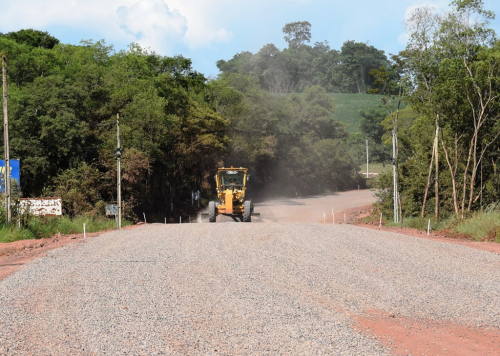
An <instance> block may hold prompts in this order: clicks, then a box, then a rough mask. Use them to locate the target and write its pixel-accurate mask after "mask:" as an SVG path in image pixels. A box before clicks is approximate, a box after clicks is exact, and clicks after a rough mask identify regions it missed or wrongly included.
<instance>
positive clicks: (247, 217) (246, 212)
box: [243, 200, 252, 222]
mask: <svg viewBox="0 0 500 356" xmlns="http://www.w3.org/2000/svg"><path fill="white" fill-rule="evenodd" d="M251 221H252V202H251V201H250V200H247V201H245V204H244V206H243V222H251Z"/></svg>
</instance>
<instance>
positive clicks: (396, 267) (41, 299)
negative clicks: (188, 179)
mask: <svg viewBox="0 0 500 356" xmlns="http://www.w3.org/2000/svg"><path fill="white" fill-rule="evenodd" d="M499 280H500V255H498V254H494V253H490V252H485V251H478V250H473V249H470V248H467V247H464V246H460V245H453V244H447V243H443V242H435V241H429V240H424V239H419V238H416V237H411V236H404V235H398V234H394V233H389V232H384V231H374V230H369V229H364V228H359V227H355V226H350V225H328V224H314V223H266V222H261V223H258V224H253V223H250V224H248V223H228V224H176V225H164V224H150V225H144V226H142V227H138V228H136V229H132V230H123V231H116V232H110V233H106V234H103V235H101V236H98V237H95V238H92V239H91V240H88V241H87V243H85V244H72V245H67V246H66V247H63V248H60V249H57V250H53V251H50V252H48V253H47V255H46V257H43V258H39V259H37V260H35V261H32V262H31V263H29V264H27V265H25V266H23V267H22V268H21V269H19V270H18V271H17V272H15V273H13V274H11V275H10V276H9V277H7V278H6V279H4V280H3V281H0V330H1V332H0V354H1V355H33V354H37V355H390V354H391V350H390V349H389V348H388V347H384V346H383V345H382V344H381V343H380V341H378V340H377V339H375V338H374V337H370V336H369V335H367V334H363V333H362V332H361V331H359V330H358V329H357V328H356V325H355V323H356V322H355V316H356V315H363V313H366V312H367V311H368V310H373V309H375V310H384V311H386V312H388V313H391V314H394V315H396V316H401V317H404V318H411V319H416V320H419V319H421V320H429V319H432V320H438V321H453V322H455V323H459V324H464V325H470V326H481V327H492V328H495V329H498V328H499V327H500V283H498V281H499Z"/></svg>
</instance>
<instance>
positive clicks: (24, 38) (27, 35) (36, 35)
mask: <svg viewBox="0 0 500 356" xmlns="http://www.w3.org/2000/svg"><path fill="white" fill-rule="evenodd" d="M0 35H1V34H0ZM3 36H5V37H7V38H11V39H13V40H14V41H16V42H17V43H24V44H27V45H29V46H32V47H42V48H45V49H52V48H54V47H55V46H56V45H57V44H58V43H59V40H58V39H57V38H55V37H53V36H51V35H50V34H49V33H48V32H44V31H38V30H33V29H25V30H19V31H17V32H9V33H7V34H5V35H3Z"/></svg>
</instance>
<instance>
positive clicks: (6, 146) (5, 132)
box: [2, 52, 12, 224]
mask: <svg viewBox="0 0 500 356" xmlns="http://www.w3.org/2000/svg"><path fill="white" fill-rule="evenodd" d="M6 68H7V58H6V56H5V52H4V53H2V78H3V143H4V156H5V159H4V160H5V173H4V181H5V205H6V206H5V208H6V211H7V223H8V224H10V223H11V222H12V212H11V205H10V153H9V117H8V110H7V69H6Z"/></svg>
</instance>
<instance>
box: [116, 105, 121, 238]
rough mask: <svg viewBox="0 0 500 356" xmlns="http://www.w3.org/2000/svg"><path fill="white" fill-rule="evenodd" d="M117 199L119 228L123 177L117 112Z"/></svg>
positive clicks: (117, 115)
mask: <svg viewBox="0 0 500 356" xmlns="http://www.w3.org/2000/svg"><path fill="white" fill-rule="evenodd" d="M115 155H116V190H117V191H116V200H117V205H118V228H119V229H120V228H121V227H122V177H121V174H122V172H121V162H120V160H121V156H122V149H121V146H120V114H116V152H115Z"/></svg>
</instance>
